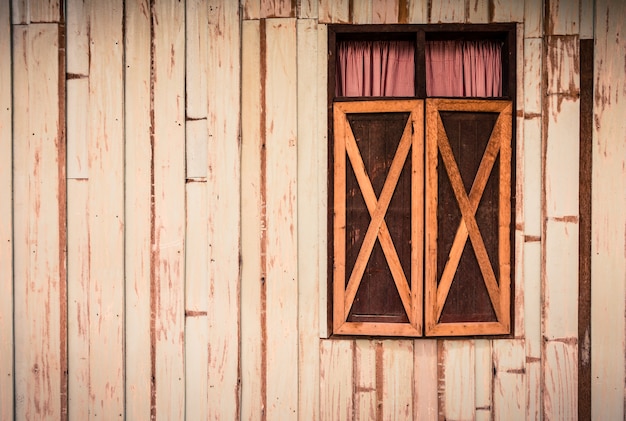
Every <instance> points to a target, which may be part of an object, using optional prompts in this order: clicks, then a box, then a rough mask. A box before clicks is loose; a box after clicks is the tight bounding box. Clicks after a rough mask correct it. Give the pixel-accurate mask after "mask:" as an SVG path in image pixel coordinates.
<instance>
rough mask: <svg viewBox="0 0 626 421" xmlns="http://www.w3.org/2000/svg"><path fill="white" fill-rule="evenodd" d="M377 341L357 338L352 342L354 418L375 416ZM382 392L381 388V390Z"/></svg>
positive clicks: (366, 418)
mask: <svg viewBox="0 0 626 421" xmlns="http://www.w3.org/2000/svg"><path fill="white" fill-rule="evenodd" d="M378 345H379V342H378V341H375V340H369V339H358V340H355V341H354V342H353V343H352V347H353V352H354V356H353V360H352V376H353V379H354V380H353V381H354V386H353V390H354V392H353V393H354V396H353V399H354V419H355V420H374V419H376V416H377V413H378V411H377V408H378V402H377V392H378V390H377V388H376V385H377V383H376V382H377V378H376V371H377V370H376V369H377V366H376V361H377V359H376V352H377V348H378ZM381 392H382V390H381Z"/></svg>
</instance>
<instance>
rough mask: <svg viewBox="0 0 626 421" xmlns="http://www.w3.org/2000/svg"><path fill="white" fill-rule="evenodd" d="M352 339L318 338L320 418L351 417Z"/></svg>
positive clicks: (353, 357)
mask: <svg viewBox="0 0 626 421" xmlns="http://www.w3.org/2000/svg"><path fill="white" fill-rule="evenodd" d="M354 359H355V351H354V345H353V341H348V340H341V341H337V340H333V339H330V340H329V339H323V340H321V341H320V403H321V405H320V420H350V419H352V415H353V414H354V410H355V407H354V405H355V401H354V393H353V385H354V380H353V379H354V377H353V376H354V374H353V373H354V372H353V370H354V366H353V362H354Z"/></svg>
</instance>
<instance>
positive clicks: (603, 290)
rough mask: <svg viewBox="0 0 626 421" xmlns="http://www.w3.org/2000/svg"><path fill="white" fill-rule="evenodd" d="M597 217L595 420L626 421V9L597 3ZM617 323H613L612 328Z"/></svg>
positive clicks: (593, 286) (593, 278) (593, 276)
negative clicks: (625, 25)
mask: <svg viewBox="0 0 626 421" xmlns="http://www.w3.org/2000/svg"><path fill="white" fill-rule="evenodd" d="M595 7H596V9H595V14H594V16H595V37H596V44H595V54H594V55H595V59H594V70H593V73H594V78H595V82H594V104H593V106H594V117H593V118H594V120H593V121H594V126H593V148H592V161H593V162H592V166H593V170H592V185H593V188H592V199H591V206H592V216H591V218H592V219H591V224H592V227H591V230H592V239H591V256H592V257H591V378H592V382H591V396H592V402H591V417H592V419H607V420H608V419H616V420H619V419H624V416H626V413H625V409H624V373H625V372H626V371H625V359H624V355H625V350H624V344H625V343H626V337H625V333H626V325H625V318H624V314H625V300H624V296H626V256H625V253H626V252H625V250H626V237H625V234H624V231H625V228H624V227H626V196H625V195H624V194H623V192H624V191H626V176H625V173H624V168H626V142H625V141H624V138H625V136H624V133H625V123H626V121H625V119H624V100H625V93H624V86H625V81H624V77H623V75H624V68H625V66H626V41H624V38H623V31H622V28H623V18H622V17H623V16H625V15H626V4H624V2H620V1H615V0H598V1H596V2H595ZM607 320H610V321H611V322H610V323H607Z"/></svg>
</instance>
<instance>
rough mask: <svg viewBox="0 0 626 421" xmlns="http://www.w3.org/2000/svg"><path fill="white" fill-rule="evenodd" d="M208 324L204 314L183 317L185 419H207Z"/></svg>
mask: <svg viewBox="0 0 626 421" xmlns="http://www.w3.org/2000/svg"><path fill="white" fill-rule="evenodd" d="M208 331H209V323H208V320H207V316H206V315H205V314H204V312H200V313H199V315H191V314H188V315H187V317H185V390H186V398H185V417H186V419H188V420H202V419H207V414H208V412H209V411H208V407H207V406H208V402H207V399H206V397H207V394H208V391H207V388H208V376H207V372H208V363H209V356H208V353H209V349H208V347H207V346H206V344H207V342H208V341H209V332H208Z"/></svg>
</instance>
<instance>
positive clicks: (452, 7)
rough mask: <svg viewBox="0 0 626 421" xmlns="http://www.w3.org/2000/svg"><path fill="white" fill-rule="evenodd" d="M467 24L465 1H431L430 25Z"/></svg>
mask: <svg viewBox="0 0 626 421" xmlns="http://www.w3.org/2000/svg"><path fill="white" fill-rule="evenodd" d="M461 22H465V0H430V14H429V23H461Z"/></svg>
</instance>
